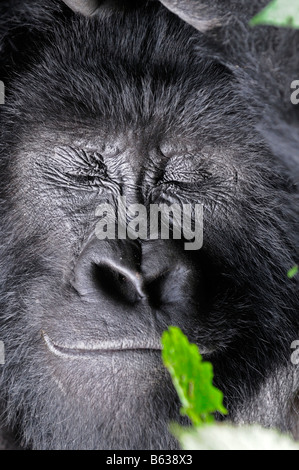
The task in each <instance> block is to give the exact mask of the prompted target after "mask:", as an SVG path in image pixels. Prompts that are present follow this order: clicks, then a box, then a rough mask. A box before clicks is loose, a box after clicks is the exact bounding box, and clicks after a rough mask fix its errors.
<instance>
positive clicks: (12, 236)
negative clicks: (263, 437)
mask: <svg viewBox="0 0 299 470" xmlns="http://www.w3.org/2000/svg"><path fill="white" fill-rule="evenodd" d="M51 5H52V3H51ZM6 8H7V9H8V10H9V8H10V7H9V2H7V5H6ZM34 8H36V10H34ZM51 8H52V9H53V13H52V14H53V15H55V21H54V20H53V18H52V17H51V24H48V23H47V18H46V17H45V12H43V14H41V13H40V17H38V23H37V26H36V25H35V29H34V28H32V29H33V32H32V35H33V39H32V44H33V45H34V47H33V46H32V44H31V47H32V49H31V52H30V51H29V50H28V49H26V47H25V46H23V48H24V50H23V49H22V48H21V52H22V54H21V57H18V59H19V61H18V64H21V65H15V68H16V72H15V74H14V75H12V79H11V80H10V82H9V94H8V99H7V103H6V106H5V107H3V110H2V116H1V126H2V146H1V174H2V182H1V201H2V202H1V219H2V227H1V232H2V233H1V239H2V246H1V257H0V259H1V261H0V262H1V279H2V282H1V303H2V315H1V330H0V332H1V339H3V341H4V342H5V346H6V357H7V362H6V364H5V366H4V367H3V368H2V378H1V394H2V396H1V400H2V409H3V411H4V415H5V416H6V423H8V424H9V426H11V427H14V429H15V432H16V435H17V436H18V437H19V438H20V439H21V440H22V443H23V445H25V446H27V447H29V448H35V449H63V448H65V449H175V448H176V447H177V443H176V442H175V441H174V439H173V438H172V437H171V436H170V434H169V432H168V424H169V422H170V421H171V420H177V421H180V422H184V420H183V418H181V417H180V414H179V409H180V405H179V403H178V400H177V398H176V394H175V392H174V389H173V387H172V384H171V382H170V379H169V376H168V373H167V371H165V369H164V367H163V365H162V362H161V344H160V337H161V334H162V332H163V331H164V330H165V329H166V328H167V327H168V326H169V325H176V326H179V327H180V328H182V330H183V331H184V333H185V334H186V335H187V336H188V337H189V339H190V340H191V341H193V342H195V343H196V344H197V345H198V346H199V348H200V351H201V352H202V354H203V355H204V357H205V358H207V359H208V360H210V361H211V362H212V363H213V365H214V369H215V385H216V386H218V387H219V388H221V389H222V390H223V391H224V394H225V405H226V406H227V407H228V410H229V413H230V419H232V420H235V421H239V422H242V421H244V420H245V421H259V422H261V423H262V424H266V425H274V426H279V427H281V428H282V429H291V430H292V431H293V432H294V433H295V432H296V423H295V424H294V423H293V422H292V418H291V417H290V413H289V410H290V409H291V407H292V400H293V397H294V396H295V394H296V383H297V382H296V374H295V371H293V369H292V365H291V364H289V357H288V354H289V348H290V344H291V342H292V340H294V339H296V334H297V332H298V319H297V318H296V315H295V313H296V309H297V305H298V304H297V301H298V295H297V291H296V289H295V287H294V283H290V282H289V283H288V282H287V280H286V279H285V278H286V272H287V271H288V269H289V268H290V267H291V266H292V265H294V264H295V262H296V247H297V246H298V243H297V242H298V239H297V238H296V237H297V235H295V234H296V233H298V232H297V228H298V200H297V199H298V194H297V192H296V186H295V181H293V180H292V175H291V172H290V171H289V168H288V166H287V164H286V163H285V161H284V160H283V159H282V158H279V157H278V156H277V155H275V154H274V153H273V152H272V150H271V149H270V148H269V145H268V143H267V141H266V138H265V136H264V135H262V133H261V132H258V130H257V124H258V117H257V113H256V111H257V108H255V107H254V106H250V105H249V103H248V95H247V94H246V93H244V90H243V89H242V87H241V85H240V80H241V79H240V77H237V76H236V74H235V73H234V71H232V68H231V67H230V66H229V65H228V63H227V62H226V60H224V59H223V60H220V59H219V57H216V56H215V54H214V56H213V54H212V52H211V50H210V49H209V48H208V45H207V38H206V37H205V36H203V35H202V34H201V33H198V32H197V31H196V30H194V29H193V28H192V27H190V26H188V25H187V24H185V23H184V22H183V21H181V20H180V19H177V18H176V17H175V16H173V15H172V14H170V13H168V11H167V10H166V9H164V7H161V6H159V5H156V4H154V3H153V4H150V5H148V6H145V5H142V6H141V7H140V8H138V9H136V8H132V10H129V11H126V12H122V13H120V12H117V13H115V14H114V13H111V15H108V16H107V15H106V14H105V15H101V14H99V15H98V16H96V17H94V18H93V19H92V20H90V19H85V18H83V17H80V16H78V15H72V14H71V13H70V12H69V11H68V10H67V9H65V8H62V5H61V4H60V2H56V1H55V2H53V5H52V6H51ZM34 11H36V16H38V13H39V12H40V11H43V10H42V7H41V6H40V5H39V2H36V6H35V7H32V12H34ZM47 14H49V12H47ZM20 21H21V20H20ZM32 23H34V20H33V18H32ZM22 27H23V26H22ZM19 34H20V38H22V34H23V33H22V32H20V33H19ZM27 34H28V32H27ZM17 37H18V36H17ZM36 37H38V39H39V42H38V44H37V41H36V40H35V39H36ZM19 40H20V41H21V39H19ZM19 47H20V46H19ZM211 47H212V46H211ZM213 47H214V46H213ZM24 57H25V58H26V61H27V64H26V66H25V65H24V62H23V61H24ZM14 60H15V59H14ZM11 67H12V66H11ZM18 67H21V70H22V74H20V70H18ZM8 69H9V66H7V70H8ZM9 74H10V76H11V71H10V72H9ZM293 176H294V175H293ZM120 196H122V197H126V200H127V202H128V204H142V205H143V206H145V207H146V208H148V209H149V208H150V206H151V205H152V204H160V203H166V204H173V203H176V204H179V205H180V206H182V207H183V205H184V204H188V205H191V206H194V205H195V204H202V205H203V207H204V245H203V248H202V249H201V250H199V251H187V250H186V249H185V245H184V242H185V240H184V239H182V240H173V239H170V240H161V239H158V240H150V239H146V240H139V239H137V240H130V239H123V240H120V239H117V238H116V239H115V240H110V239H106V240H99V239H98V238H97V236H96V224H97V222H98V220H99V219H98V217H97V215H96V214H97V207H98V206H99V205H100V204H103V203H104V204H107V203H108V204H110V206H111V207H113V208H115V210H117V204H118V202H117V201H118V198H119V197H120ZM286 377H287V378H288V382H286ZM263 397H266V398H264V400H265V403H267V407H265V406H264V403H263ZM278 404H283V406H284V411H282V408H281V407H280V406H278ZM286 408H287V411H286ZM218 419H221V417H220V416H218Z"/></svg>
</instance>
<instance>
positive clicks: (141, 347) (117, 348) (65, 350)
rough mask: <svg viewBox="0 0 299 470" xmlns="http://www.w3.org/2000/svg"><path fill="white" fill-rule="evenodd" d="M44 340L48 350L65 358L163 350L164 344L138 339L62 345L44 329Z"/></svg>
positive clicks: (86, 357)
mask: <svg viewBox="0 0 299 470" xmlns="http://www.w3.org/2000/svg"><path fill="white" fill-rule="evenodd" d="M42 337H43V340H44V342H45V344H46V346H47V348H48V350H49V351H50V352H51V353H53V354H55V355H56V356H59V357H64V358H82V359H84V358H85V359H88V358H90V357H94V356H97V355H99V354H103V353H113V352H136V351H138V352H150V351H161V350H162V346H161V344H160V342H159V341H146V340H145V341H144V342H141V341H136V340H122V341H120V340H115V341H113V340H109V341H98V342H97V343H93V344H90V343H89V344H87V343H84V342H83V341H80V342H78V343H77V344H76V345H71V346H69V345H61V344H57V343H55V342H54V341H53V340H52V339H51V338H50V337H49V336H48V335H47V333H45V332H44V331H42Z"/></svg>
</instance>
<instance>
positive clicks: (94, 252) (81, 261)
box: [72, 240, 146, 304]
mask: <svg viewBox="0 0 299 470" xmlns="http://www.w3.org/2000/svg"><path fill="white" fill-rule="evenodd" d="M72 284H73V287H74V288H75V289H76V291H77V292H78V293H79V295H80V296H81V297H82V298H83V299H84V300H85V301H88V302H98V301H100V300H101V301H103V300H104V299H107V298H110V300H111V301H113V302H114V301H118V302H120V301H121V302H127V303H131V304H134V303H136V302H138V301H140V300H141V299H143V298H144V297H146V295H145V293H144V290H143V280H142V276H141V274H140V249H139V248H138V245H137V244H136V243H134V242H129V241H126V242H122V241H117V242H113V241H109V242H105V241H104V242H99V241H98V240H93V241H92V242H90V243H89V244H88V245H87V246H86V247H85V249H84V250H83V251H82V253H81V255H80V256H79V258H78V261H77V264H76V267H75V272H74V281H73V283H72Z"/></svg>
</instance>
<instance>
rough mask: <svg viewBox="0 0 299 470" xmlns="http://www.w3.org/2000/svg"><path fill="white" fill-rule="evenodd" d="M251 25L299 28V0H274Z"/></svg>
mask: <svg viewBox="0 0 299 470" xmlns="http://www.w3.org/2000/svg"><path fill="white" fill-rule="evenodd" d="M250 24H251V25H252V26H254V25H258V24H268V25H273V26H284V27H289V28H299V0H273V1H272V2H271V3H270V4H269V5H268V6H267V7H266V8H264V10H262V11H261V12H260V13H258V14H257V15H256V16H255V17H254V18H253V19H252V20H251V21H250Z"/></svg>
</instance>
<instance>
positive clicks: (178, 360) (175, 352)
mask: <svg viewBox="0 0 299 470" xmlns="http://www.w3.org/2000/svg"><path fill="white" fill-rule="evenodd" d="M162 346H163V350H162V359H163V362H164V364H165V366H166V367H167V369H168V370H169V372H170V374H171V377H172V381H173V383H174V386H175V388H176V390H177V393H178V395H179V398H180V400H181V403H182V405H183V408H182V409H181V413H182V414H183V415H187V416H188V417H189V418H190V420H191V421H192V423H193V424H194V425H195V426H199V425H201V424H203V423H211V422H213V421H214V416H213V413H215V412H216V411H219V412H220V413H222V414H227V410H226V409H225V408H224V406H223V394H222V392H221V391H220V390H218V389H217V388H216V387H214V386H213V376H214V374H213V367H212V364H211V363H210V362H204V361H203V360H202V356H201V355H200V353H199V350H198V348H197V346H196V345H195V344H190V343H189V341H188V339H187V337H186V336H185V335H184V334H183V333H182V331H181V330H180V329H179V328H177V327H170V328H169V330H168V331H165V332H164V333H163V336H162Z"/></svg>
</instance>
